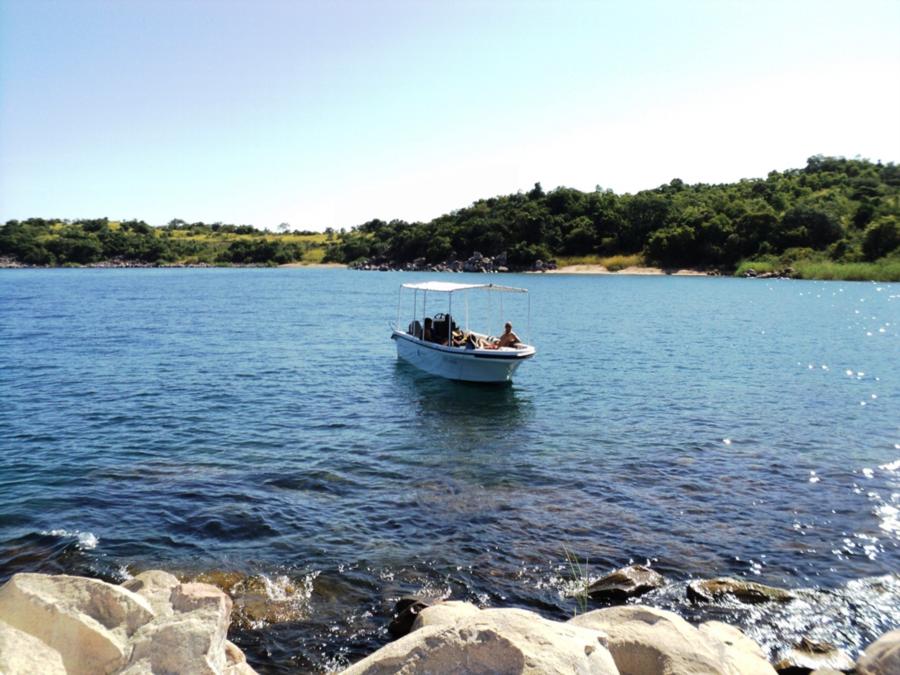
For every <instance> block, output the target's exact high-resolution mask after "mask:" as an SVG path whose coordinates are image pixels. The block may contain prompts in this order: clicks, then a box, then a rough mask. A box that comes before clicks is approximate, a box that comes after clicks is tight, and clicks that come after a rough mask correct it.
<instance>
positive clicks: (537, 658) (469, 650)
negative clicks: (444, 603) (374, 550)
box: [344, 605, 618, 675]
mask: <svg viewBox="0 0 900 675" xmlns="http://www.w3.org/2000/svg"><path fill="white" fill-rule="evenodd" d="M438 606H439V605H437V606H436V607H438ZM432 609H434V607H432V608H429V609H426V610H424V611H423V612H422V613H421V614H420V615H419V618H418V619H417V622H418V620H419V619H423V618H424V617H425V615H426V614H427V613H428V612H430V611H431V610H432ZM447 616H448V615H447V614H445V615H444V617H445V618H446V617H447ZM603 639H604V636H603V635H602V634H601V633H600V632H598V631H596V630H591V629H588V628H582V627H580V626H574V625H571V624H565V623H559V622H556V621H548V620H547V619H544V618H542V617H540V616H538V615H537V614H534V613H533V612H528V611H525V610H522V609H485V610H479V611H477V612H475V613H468V612H467V613H466V615H465V616H461V617H460V618H459V620H458V621H455V622H453V623H436V624H431V625H425V626H423V627H421V628H418V629H416V630H414V631H413V632H412V633H410V634H409V635H407V636H406V637H403V638H401V639H399V640H397V641H395V642H392V643H390V644H389V645H387V646H385V647H382V648H381V649H379V650H378V651H377V652H375V653H374V654H371V655H369V656H368V657H366V658H365V659H363V660H362V661H360V662H358V663H356V664H354V665H353V666H351V667H350V668H348V669H347V670H346V671H344V673H345V675H361V674H363V673H365V674H366V675H376V674H378V675H388V674H389V673H391V674H393V673H400V674H404V673H407V674H409V673H427V672H431V673H484V674H487V673H498V674H501V673H509V674H517V673H531V674H534V675H538V674H545V673H546V674H548V675H552V674H553V673H559V674H560V675H561V674H562V673H566V674H567V675H570V674H571V673H584V674H588V673H596V674H597V675H617V674H618V670H617V669H616V665H615V663H613V660H612V657H611V656H610V654H609V652H608V651H607V650H606V648H605V647H604V646H603Z"/></svg>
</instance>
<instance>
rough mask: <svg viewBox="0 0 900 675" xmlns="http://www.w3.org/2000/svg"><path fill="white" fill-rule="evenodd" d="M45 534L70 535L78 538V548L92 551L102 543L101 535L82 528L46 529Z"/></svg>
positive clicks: (43, 532)
mask: <svg viewBox="0 0 900 675" xmlns="http://www.w3.org/2000/svg"><path fill="white" fill-rule="evenodd" d="M41 534H43V535H47V536H50V537H70V538H72V539H77V540H78V548H80V549H81V550H83V551H91V550H93V549H95V548H97V544H99V543H100V537H98V536H97V535H96V534H94V533H93V532H82V531H81V530H62V529H59V530H44V531H42V532H41Z"/></svg>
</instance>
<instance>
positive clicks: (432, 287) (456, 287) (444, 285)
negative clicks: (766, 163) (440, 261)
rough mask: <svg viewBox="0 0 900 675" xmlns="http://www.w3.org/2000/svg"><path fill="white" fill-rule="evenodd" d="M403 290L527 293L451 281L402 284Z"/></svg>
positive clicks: (513, 288) (526, 290)
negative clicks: (475, 289) (475, 290)
mask: <svg viewBox="0 0 900 675" xmlns="http://www.w3.org/2000/svg"><path fill="white" fill-rule="evenodd" d="M403 288H412V289H415V290H417V291H437V292H439V293H453V292H454V291H467V290H469V289H471V288H487V289H489V290H492V291H502V292H504V293H527V292H528V289H526V288H515V287H513V286H498V285H497V284H455V283H453V282H452V281H423V282H421V283H418V284H403Z"/></svg>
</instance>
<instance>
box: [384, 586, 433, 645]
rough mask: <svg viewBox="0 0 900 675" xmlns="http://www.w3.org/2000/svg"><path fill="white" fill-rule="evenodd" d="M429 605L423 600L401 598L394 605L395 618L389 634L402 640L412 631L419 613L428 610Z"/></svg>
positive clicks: (411, 597)
mask: <svg viewBox="0 0 900 675" xmlns="http://www.w3.org/2000/svg"><path fill="white" fill-rule="evenodd" d="M428 606H429V603H428V602H427V601H426V600H423V599H422V598H418V597H415V596H407V597H405V598H400V599H399V600H398V601H397V603H396V604H395V605H394V618H393V620H392V621H391V623H390V624H389V625H388V632H389V633H390V634H391V637H393V638H394V639H397V638H401V637H403V636H404V635H406V634H407V633H409V631H410V630H412V627H413V623H414V622H415V620H416V617H418V616H419V613H420V612H421V611H422V610H423V609H426V608H427V607H428Z"/></svg>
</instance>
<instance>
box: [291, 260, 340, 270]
mask: <svg viewBox="0 0 900 675" xmlns="http://www.w3.org/2000/svg"><path fill="white" fill-rule="evenodd" d="M279 267H308V268H309V269H313V270H326V269H336V270H342V269H346V268H347V266H346V265H344V264H343V263H304V262H292V263H285V264H284V265H279Z"/></svg>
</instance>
